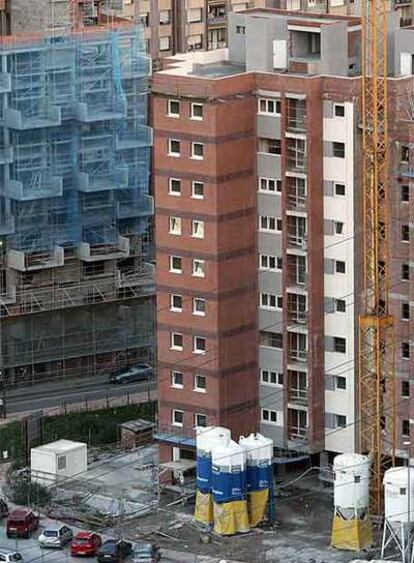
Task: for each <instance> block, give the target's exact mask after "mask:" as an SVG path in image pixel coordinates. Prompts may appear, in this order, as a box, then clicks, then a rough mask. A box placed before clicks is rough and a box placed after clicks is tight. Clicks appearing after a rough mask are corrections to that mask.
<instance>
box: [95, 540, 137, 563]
mask: <svg viewBox="0 0 414 563" xmlns="http://www.w3.org/2000/svg"><path fill="white" fill-rule="evenodd" d="M130 555H132V543H130V542H128V541H126V540H106V541H105V542H104V543H103V544H102V545H101V547H100V548H99V549H98V551H97V553H96V556H97V559H98V563H124V561H127V560H128V557H129V556H130Z"/></svg>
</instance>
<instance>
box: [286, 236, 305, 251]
mask: <svg viewBox="0 0 414 563" xmlns="http://www.w3.org/2000/svg"><path fill="white" fill-rule="evenodd" d="M288 246H290V247H293V248H297V249H300V250H307V248H308V245H307V239H306V236H303V235H301V236H299V235H296V234H289V235H288Z"/></svg>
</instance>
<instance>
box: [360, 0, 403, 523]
mask: <svg viewBox="0 0 414 563" xmlns="http://www.w3.org/2000/svg"><path fill="white" fill-rule="evenodd" d="M386 9H387V2H386V0H363V1H362V7H361V11H362V49H361V52H362V129H363V132H362V145H363V156H362V159H363V168H362V174H363V177H362V185H363V217H364V237H363V238H364V245H363V251H364V284H363V293H362V303H361V314H360V317H359V389H358V404H359V413H358V414H359V416H358V428H359V431H358V435H359V451H360V452H361V453H367V454H369V455H370V456H371V459H372V473H371V483H370V487H371V488H370V492H371V495H370V512H371V514H373V515H381V513H382V510H383V488H382V479H383V473H384V470H385V468H386V465H387V464H389V462H390V459H391V460H392V461H393V460H394V456H395V445H396V435H395V431H396V430H395V420H396V413H395V373H394V372H395V366H394V348H395V345H394V322H393V317H392V315H391V314H390V311H389V240H388V239H389V233H390V213H389V208H390V202H389V189H388V124H387V13H386Z"/></svg>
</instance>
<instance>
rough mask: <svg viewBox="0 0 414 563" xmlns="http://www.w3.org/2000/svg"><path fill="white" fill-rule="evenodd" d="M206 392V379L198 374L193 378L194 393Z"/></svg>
mask: <svg viewBox="0 0 414 563" xmlns="http://www.w3.org/2000/svg"><path fill="white" fill-rule="evenodd" d="M206 390H207V378H206V376H205V375H199V374H198V373H196V374H195V376H194V391H198V392H199V393H205V392H206Z"/></svg>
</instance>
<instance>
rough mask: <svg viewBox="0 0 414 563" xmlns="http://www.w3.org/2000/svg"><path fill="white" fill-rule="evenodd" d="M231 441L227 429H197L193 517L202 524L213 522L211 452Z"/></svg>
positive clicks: (212, 427) (220, 427) (211, 427)
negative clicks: (195, 489)
mask: <svg viewBox="0 0 414 563" xmlns="http://www.w3.org/2000/svg"><path fill="white" fill-rule="evenodd" d="M230 440H231V433H230V430H229V429H228V428H223V427H222V426H207V427H201V426H200V427H198V428H197V442H196V447H197V491H196V504H195V512H194V517H195V519H196V520H197V521H198V522H201V523H203V524H212V522H213V499H212V494H211V483H212V463H211V451H212V449H213V447H215V446H225V445H227V444H228V443H229V442H230Z"/></svg>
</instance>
